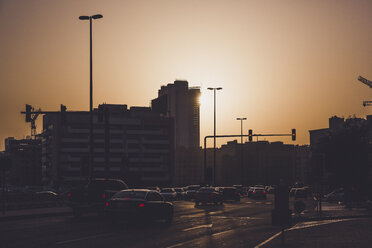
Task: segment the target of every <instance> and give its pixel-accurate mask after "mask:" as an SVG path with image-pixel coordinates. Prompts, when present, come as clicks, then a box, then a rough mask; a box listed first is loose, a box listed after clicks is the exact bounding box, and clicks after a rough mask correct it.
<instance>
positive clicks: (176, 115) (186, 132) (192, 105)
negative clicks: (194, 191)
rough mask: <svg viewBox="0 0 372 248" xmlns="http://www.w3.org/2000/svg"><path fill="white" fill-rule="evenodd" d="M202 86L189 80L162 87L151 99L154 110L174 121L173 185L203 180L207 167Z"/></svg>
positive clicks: (177, 81)
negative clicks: (202, 131) (202, 144)
mask: <svg viewBox="0 0 372 248" xmlns="http://www.w3.org/2000/svg"><path fill="white" fill-rule="evenodd" d="M199 97H200V87H189V86H188V82H187V81H183V80H176V81H175V82H174V84H168V85H166V86H161V88H160V89H159V91H158V97H157V98H156V99H153V100H152V101H151V106H152V110H153V111H154V112H157V113H160V114H161V115H162V116H167V117H169V118H172V119H173V121H174V148H175V163H174V165H175V166H174V174H173V175H174V177H173V182H172V184H173V185H185V184H191V183H200V182H201V181H203V179H202V177H203V167H202V164H201V162H202V159H201V158H202V157H201V148H200V103H199Z"/></svg>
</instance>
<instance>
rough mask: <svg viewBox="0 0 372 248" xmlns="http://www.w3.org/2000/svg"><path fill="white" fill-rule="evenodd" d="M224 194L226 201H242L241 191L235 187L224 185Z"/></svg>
mask: <svg viewBox="0 0 372 248" xmlns="http://www.w3.org/2000/svg"><path fill="white" fill-rule="evenodd" d="M222 196H223V199H224V201H228V200H232V201H240V194H239V191H238V190H237V189H236V188H235V187H224V188H223V189H222Z"/></svg>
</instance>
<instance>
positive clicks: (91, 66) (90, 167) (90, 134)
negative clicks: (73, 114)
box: [79, 14, 103, 178]
mask: <svg viewBox="0 0 372 248" xmlns="http://www.w3.org/2000/svg"><path fill="white" fill-rule="evenodd" d="M102 17H103V16H102V15H101V14H97V15H92V16H79V20H89V27H90V87H89V88H90V94H89V95H90V99H89V178H92V176H93V61H92V60H93V59H92V58H93V56H92V19H94V20H96V19H100V18H102Z"/></svg>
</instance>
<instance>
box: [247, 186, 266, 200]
mask: <svg viewBox="0 0 372 248" xmlns="http://www.w3.org/2000/svg"><path fill="white" fill-rule="evenodd" d="M251 198H253V199H266V191H265V189H264V188H259V187H254V188H253V190H252V194H251Z"/></svg>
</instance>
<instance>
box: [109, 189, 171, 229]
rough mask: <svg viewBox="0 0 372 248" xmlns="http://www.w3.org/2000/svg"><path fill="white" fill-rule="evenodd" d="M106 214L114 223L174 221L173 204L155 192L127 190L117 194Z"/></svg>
mask: <svg viewBox="0 0 372 248" xmlns="http://www.w3.org/2000/svg"><path fill="white" fill-rule="evenodd" d="M105 214H106V215H107V216H108V217H109V218H110V219H112V220H114V221H152V220H165V222H166V223H168V224H170V223H171V222H172V220H173V204H172V203H170V202H167V201H165V199H164V198H163V197H162V195H161V194H160V193H159V192H157V191H155V190H148V189H126V190H122V191H119V192H117V193H116V194H115V195H114V196H113V197H112V198H111V199H110V200H109V201H108V202H107V203H106V208H105Z"/></svg>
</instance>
